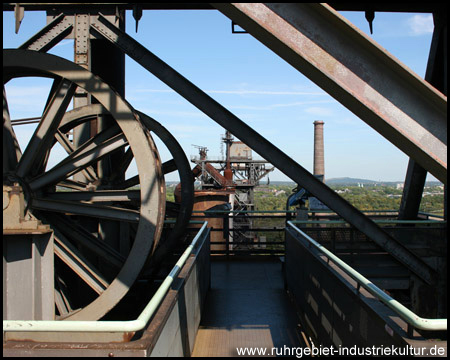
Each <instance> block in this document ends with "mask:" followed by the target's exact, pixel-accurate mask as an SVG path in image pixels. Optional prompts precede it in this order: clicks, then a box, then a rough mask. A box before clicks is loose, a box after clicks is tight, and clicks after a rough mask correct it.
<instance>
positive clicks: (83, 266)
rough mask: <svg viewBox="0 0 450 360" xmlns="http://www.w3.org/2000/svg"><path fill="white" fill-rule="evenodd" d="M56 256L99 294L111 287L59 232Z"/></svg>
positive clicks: (55, 245) (56, 232)
mask: <svg viewBox="0 0 450 360" xmlns="http://www.w3.org/2000/svg"><path fill="white" fill-rule="evenodd" d="M54 249H55V254H56V255H57V256H58V257H59V258H60V259H61V260H62V261H63V262H64V263H65V264H66V265H67V266H68V267H70V268H71V269H72V270H73V271H74V272H75V273H76V274H77V275H78V276H79V277H80V278H82V279H83V281H84V282H85V283H86V284H88V285H89V286H90V287H91V288H92V289H93V290H94V291H95V292H96V293H97V294H101V293H102V292H103V291H105V290H106V288H107V287H108V286H109V283H108V282H107V281H106V280H105V279H104V277H103V276H102V275H101V274H100V272H99V271H98V270H97V269H96V268H95V267H94V266H93V265H92V264H91V263H89V261H87V260H86V259H85V258H84V256H83V255H81V254H80V252H79V251H78V250H77V249H76V248H75V247H74V246H73V245H72V244H70V242H69V241H68V240H67V239H66V238H65V237H64V236H63V235H62V234H60V233H58V231H55V244H54Z"/></svg>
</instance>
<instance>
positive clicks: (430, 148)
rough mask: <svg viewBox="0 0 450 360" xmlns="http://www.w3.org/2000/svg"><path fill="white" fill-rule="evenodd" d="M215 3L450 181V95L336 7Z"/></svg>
mask: <svg viewBox="0 0 450 360" xmlns="http://www.w3.org/2000/svg"><path fill="white" fill-rule="evenodd" d="M214 6H215V7H216V8H217V9H218V10H220V11H221V12H222V13H223V14H225V15H226V16H228V17H229V18H230V19H231V20H233V21H234V22H235V23H237V24H238V25H239V26H241V27H242V28H243V29H245V30H246V31H247V32H249V33H250V34H251V35H253V36H254V37H255V38H257V39H258V40H260V41H261V42H262V43H263V44H265V45H266V46H267V47H269V48H270V49H271V50H273V51H274V52H275V53H276V54H278V55H279V56H281V57H282V58H283V59H284V60H286V61H287V62H288V63H289V64H291V65H292V66H294V67H295V68H296V69H297V70H299V71H301V72H302V73H303V74H304V75H305V76H307V77H308V78H309V79H310V80H312V81H313V82H315V83H316V84H317V85H318V86H320V87H321V88H323V89H324V90H325V91H327V92H328V93H329V94H330V95H331V96H333V97H334V98H335V99H336V100H338V101H339V102H340V103H342V104H343V105H344V106H346V107H347V108H348V109H349V110H351V111H352V112H353V113H355V114H356V115H357V116H358V117H360V118H361V119H362V120H363V121H365V122H366V123H367V124H368V125H369V126H371V127H372V128H374V129H375V130H376V131H378V132H379V133H380V134H381V135H383V136H384V137H385V138H386V139H388V140H389V141H390V142H392V143H393V144H394V145H395V146H397V147H398V148H399V149H400V150H402V151H403V152H405V153H406V154H407V155H409V156H410V157H411V158H413V159H414V160H416V161H417V162H418V163H419V164H420V165H421V166H422V167H424V168H425V169H426V170H428V171H429V172H430V173H431V174H433V175H434V176H436V177H437V178H438V179H439V180H441V181H442V182H443V183H444V184H446V183H447V98H446V97H445V96H444V95H442V94H441V93H440V92H439V91H437V90H436V89H435V88H434V87H432V86H430V85H429V84H428V83H427V82H425V81H424V80H423V79H421V78H419V77H418V76H417V75H415V74H414V73H412V72H411V71H410V70H409V69H408V68H406V67H405V66H404V65H403V64H401V63H400V62H398V61H397V60H396V59H395V58H394V57H393V56H391V55H390V54H388V53H387V52H386V51H385V50H384V49H382V48H381V47H380V46H379V45H377V44H376V43H375V42H374V41H372V40H371V39H369V38H368V37H367V36H365V35H364V34H363V33H362V32H360V31H359V30H357V29H356V28H355V27H354V26H352V25H351V24H350V23H349V22H348V21H346V20H345V19H344V18H343V17H342V16H340V15H339V14H338V13H337V12H336V11H335V10H333V9H332V8H331V7H330V6H328V5H326V4H318V3H273V4H256V3H236V4H230V3H220V4H214Z"/></svg>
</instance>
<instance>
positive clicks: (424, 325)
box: [287, 221, 447, 331]
mask: <svg viewBox="0 0 450 360" xmlns="http://www.w3.org/2000/svg"><path fill="white" fill-rule="evenodd" d="M287 224H288V225H289V226H290V227H292V228H293V229H294V230H295V231H296V232H298V233H299V234H300V235H301V236H302V237H303V238H304V239H305V240H306V241H308V242H309V243H310V244H312V245H313V246H314V247H315V248H317V249H318V250H320V251H321V252H323V253H324V254H325V255H326V256H327V257H328V258H329V259H331V260H332V261H333V262H334V263H335V264H336V265H337V266H338V267H339V268H340V269H342V270H344V271H345V273H346V274H348V275H349V276H350V277H352V279H354V280H355V281H356V282H357V283H358V284H360V285H361V286H362V287H363V288H364V289H366V290H367V291H368V292H370V293H371V294H372V295H373V296H375V297H376V298H377V299H379V300H380V301H382V302H383V303H384V304H386V305H387V306H388V307H389V308H391V309H392V310H394V311H395V312H396V313H397V314H398V315H399V316H400V317H401V318H402V319H403V320H405V321H406V322H407V323H408V324H410V325H412V326H413V327H414V328H416V329H421V330H431V331H436V330H445V331H446V330H447V319H424V318H421V317H420V316H418V315H416V314H415V313H413V312H412V311H411V310H409V309H408V308H406V307H405V306H404V305H402V304H400V303H399V302H398V301H397V300H395V299H393V298H392V297H390V296H389V295H388V294H386V293H385V292H384V291H383V290H381V289H380V288H379V287H377V286H376V285H374V284H373V283H372V282H371V281H370V280H368V279H367V278H365V277H364V276H362V275H361V274H360V273H359V272H357V271H356V270H355V269H353V268H352V267H351V266H349V265H347V264H346V263H345V262H344V261H342V260H341V259H339V258H338V257H337V256H336V255H334V254H333V253H332V252H330V251H329V250H327V249H326V248H325V247H324V246H322V245H320V244H319V243H318V242H317V241H315V240H314V239H312V238H311V237H309V236H308V235H306V234H305V233H304V232H303V231H301V230H300V229H299V228H298V227H296V226H295V225H294V224H293V223H292V222H291V221H288V222H287Z"/></svg>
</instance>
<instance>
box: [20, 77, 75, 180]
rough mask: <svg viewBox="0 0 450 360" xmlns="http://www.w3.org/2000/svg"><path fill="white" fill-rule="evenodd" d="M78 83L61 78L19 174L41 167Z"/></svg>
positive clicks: (25, 155)
mask: <svg viewBox="0 0 450 360" xmlns="http://www.w3.org/2000/svg"><path fill="white" fill-rule="evenodd" d="M75 88H76V85H75V84H74V83H72V82H70V81H68V80H61V81H60V82H59V84H58V87H57V89H56V90H55V94H54V96H53V97H52V99H51V100H50V101H49V104H48V106H47V107H46V108H45V110H44V113H43V115H42V119H41V121H40V123H39V125H38V126H37V128H36V131H35V132H34V134H33V136H32V138H31V140H30V142H29V143H28V146H27V148H26V149H25V151H24V153H23V155H22V158H21V159H20V161H19V164H18V166H17V175H18V176H20V177H24V176H25V175H27V174H29V173H30V172H31V170H32V169H33V168H34V169H39V168H40V167H41V164H42V163H43V161H44V160H45V158H46V154H47V152H48V151H49V149H50V148H51V146H52V145H53V139H54V135H55V132H56V130H57V129H58V126H59V123H60V122H61V119H62V118H63V116H64V113H65V111H66V109H67V107H68V106H69V103H70V101H71V99H72V96H73V94H74V92H75Z"/></svg>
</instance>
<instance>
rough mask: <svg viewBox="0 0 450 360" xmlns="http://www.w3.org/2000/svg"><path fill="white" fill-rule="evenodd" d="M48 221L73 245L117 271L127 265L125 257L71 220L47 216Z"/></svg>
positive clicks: (57, 216) (58, 216)
mask: <svg viewBox="0 0 450 360" xmlns="http://www.w3.org/2000/svg"><path fill="white" fill-rule="evenodd" d="M46 219H48V220H50V223H51V224H52V227H54V228H57V229H58V231H59V232H60V233H62V234H63V235H64V236H66V237H68V238H70V240H72V242H73V243H76V244H79V245H81V246H82V247H84V248H86V249H88V250H89V251H91V252H92V253H94V254H95V255H97V256H98V257H99V258H101V259H102V260H104V261H106V262H108V263H109V264H110V265H112V266H114V267H115V268H116V269H120V268H121V267H122V266H123V264H124V263H125V257H124V256H123V255H121V254H120V253H119V252H118V251H116V250H115V249H113V248H112V247H110V246H108V245H107V244H106V243H105V242H104V241H100V240H99V239H98V238H97V237H95V236H94V235H92V234H91V233H90V232H88V231H87V230H86V229H84V228H83V227H81V226H80V225H78V224H77V223H75V222H74V221H72V220H70V219H69V218H67V217H64V216H60V215H56V214H55V215H52V216H46Z"/></svg>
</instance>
